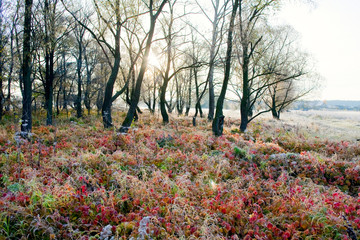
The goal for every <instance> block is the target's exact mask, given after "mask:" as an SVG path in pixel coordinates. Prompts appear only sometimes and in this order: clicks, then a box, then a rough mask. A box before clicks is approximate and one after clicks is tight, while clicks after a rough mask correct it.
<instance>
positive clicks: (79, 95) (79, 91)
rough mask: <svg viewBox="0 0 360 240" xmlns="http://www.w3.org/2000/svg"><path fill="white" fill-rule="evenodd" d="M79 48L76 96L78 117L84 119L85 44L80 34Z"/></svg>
mask: <svg viewBox="0 0 360 240" xmlns="http://www.w3.org/2000/svg"><path fill="white" fill-rule="evenodd" d="M78 45H79V46H78V47H79V56H78V59H77V68H76V73H77V95H76V102H75V106H76V117H77V118H81V117H82V107H81V98H82V76H81V68H82V52H83V46H82V45H83V43H82V36H81V33H80V36H79V39H78Z"/></svg>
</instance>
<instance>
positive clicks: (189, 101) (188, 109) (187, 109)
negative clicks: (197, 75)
mask: <svg viewBox="0 0 360 240" xmlns="http://www.w3.org/2000/svg"><path fill="white" fill-rule="evenodd" d="M190 71H191V69H190ZM191 82H192V76H191V73H190V78H189V85H188V100H187V102H186V110H185V116H189V112H190V107H191V93H192V91H191V90H192V89H191Z"/></svg>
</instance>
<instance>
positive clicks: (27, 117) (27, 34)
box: [21, 0, 33, 135]
mask: <svg viewBox="0 0 360 240" xmlns="http://www.w3.org/2000/svg"><path fill="white" fill-rule="evenodd" d="M32 3H33V2H32V0H25V20H24V39H23V41H24V45H23V64H22V76H23V84H24V93H23V109H22V118H21V120H22V122H21V131H22V132H23V133H25V134H26V135H27V133H30V132H31V129H32V118H31V99H32V97H31V95H32V93H31V66H30V64H31V42H30V40H31V14H32V10H31V8H32Z"/></svg>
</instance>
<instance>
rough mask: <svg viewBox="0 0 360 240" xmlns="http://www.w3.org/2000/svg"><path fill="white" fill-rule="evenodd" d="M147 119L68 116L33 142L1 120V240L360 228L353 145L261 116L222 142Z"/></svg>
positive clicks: (178, 124) (241, 235)
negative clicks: (124, 124) (114, 125)
mask: <svg viewBox="0 0 360 240" xmlns="http://www.w3.org/2000/svg"><path fill="white" fill-rule="evenodd" d="M115 118H116V117H115ZM151 119H153V117H150V116H142V120H141V122H139V123H137V124H135V128H133V130H132V131H130V133H129V134H127V135H118V134H117V133H116V132H115V131H113V130H104V129H103V128H102V124H101V122H100V119H98V118H96V117H90V118H87V119H85V120H81V121H80V122H77V123H76V122H70V121H68V120H63V121H61V122H59V123H58V124H57V126H56V127H44V126H35V127H34V130H33V132H34V135H33V137H32V142H31V143H29V142H24V141H16V140H17V139H16V138H15V137H14V136H15V133H16V131H18V127H17V126H16V125H14V124H11V123H5V124H4V125H3V126H2V127H1V129H0V153H1V158H0V160H1V162H0V176H1V178H0V239H5V238H10V239H19V238H21V237H23V239H87V238H91V237H93V238H95V239H105V238H106V237H111V236H114V239H118V238H123V239H130V238H131V237H133V239H137V238H139V239H141V237H143V238H144V239H146V237H151V238H152V239H195V238H202V239H254V238H255V239H306V238H308V239H349V238H350V237H349V236H350V235H351V233H355V234H357V235H358V236H359V230H360V196H359V194H358V192H359V186H360V157H359V156H360V145H359V144H358V143H357V144H356V143H349V142H341V141H340V142H331V141H327V140H323V139H319V138H312V137H310V136H308V135H306V133H305V132H299V130H298V129H296V131H295V130H294V129H292V128H291V127H289V128H275V127H273V125H269V124H267V123H266V122H256V123H254V124H252V125H251V126H250V128H249V129H250V131H249V133H247V134H242V135H241V134H239V133H237V132H236V131H231V129H234V128H233V127H232V126H236V124H237V123H236V122H227V123H226V124H227V127H226V130H225V134H224V136H223V137H220V138H215V137H213V136H212V134H211V132H210V129H211V128H210V125H209V124H208V123H207V122H205V121H204V120H203V121H202V120H200V124H199V126H198V127H196V128H194V127H192V126H191V121H190V120H183V119H179V120H175V121H173V122H172V124H170V125H167V126H162V125H160V124H159V123H157V122H154V120H151ZM118 120H121V116H118ZM35 123H36V121H35ZM343 216H345V217H346V219H347V222H346V220H344V218H343ZM348 224H350V226H348ZM349 233H350V235H349ZM109 239H110V238H109Z"/></svg>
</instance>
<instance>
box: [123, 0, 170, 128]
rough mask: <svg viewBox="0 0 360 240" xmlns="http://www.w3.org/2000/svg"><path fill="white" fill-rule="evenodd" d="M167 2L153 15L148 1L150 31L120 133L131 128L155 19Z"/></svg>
mask: <svg viewBox="0 0 360 240" xmlns="http://www.w3.org/2000/svg"><path fill="white" fill-rule="evenodd" d="M166 2H167V0H163V1H162V2H161V4H160V6H159V8H158V10H157V11H156V13H155V14H154V13H153V7H154V6H153V1H152V0H150V6H149V8H150V12H149V13H150V30H149V33H148V36H147V41H146V46H145V53H144V58H143V60H142V63H141V67H140V71H139V75H138V77H137V80H136V85H135V90H134V92H133V96H132V97H131V105H130V108H129V110H128V112H127V114H126V117H125V120H124V121H123V123H122V126H121V128H120V132H127V131H128V130H129V128H130V126H131V123H132V121H133V120H134V116H135V113H136V108H137V105H138V103H139V99H140V92H141V85H142V82H143V79H144V74H145V71H146V68H147V64H148V57H149V53H150V48H151V44H152V38H153V35H154V31H155V23H156V19H157V18H158V16H159V15H160V13H161V11H162V9H163V7H164V6H165V4H166Z"/></svg>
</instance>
